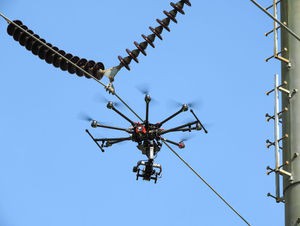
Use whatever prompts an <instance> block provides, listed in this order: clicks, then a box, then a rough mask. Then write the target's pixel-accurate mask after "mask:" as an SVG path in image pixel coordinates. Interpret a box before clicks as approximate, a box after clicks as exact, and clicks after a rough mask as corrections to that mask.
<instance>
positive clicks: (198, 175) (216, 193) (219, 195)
mask: <svg viewBox="0 0 300 226" xmlns="http://www.w3.org/2000/svg"><path fill="white" fill-rule="evenodd" d="M162 141H163V143H164V144H165V145H166V146H167V147H168V148H169V149H170V150H171V151H172V152H173V154H175V155H176V156H177V157H178V158H179V159H180V160H181V161H182V162H183V163H184V164H185V165H186V166H187V167H188V168H189V169H190V170H191V171H192V172H193V173H194V174H195V175H196V176H197V177H198V178H199V179H200V180H201V181H202V182H203V183H204V184H205V185H206V186H207V187H208V188H209V189H210V190H211V191H212V192H213V193H215V195H217V196H218V197H219V198H220V199H221V200H222V201H223V202H224V203H225V204H226V205H227V206H228V207H229V208H230V209H231V210H232V211H233V212H234V213H235V214H236V215H237V216H238V217H239V218H240V219H241V220H243V221H244V222H245V223H246V224H247V225H249V226H251V225H250V223H249V222H248V221H247V220H246V219H245V218H244V217H243V216H242V215H241V214H240V213H239V212H238V211H237V210H236V209H235V208H233V207H232V205H230V204H229V202H227V201H226V199H225V198H224V197H223V196H222V195H221V194H220V193H219V192H217V191H216V190H215V189H214V188H213V187H212V186H211V185H210V184H209V183H208V182H207V181H206V180H205V179H204V178H203V177H202V176H201V175H200V174H199V173H198V172H197V171H196V170H195V169H194V168H193V167H192V166H191V165H190V164H189V163H188V162H187V161H185V160H184V159H183V158H182V157H181V156H180V155H179V154H178V153H177V152H176V151H175V150H174V149H173V148H172V147H171V146H170V145H169V144H168V143H167V142H165V141H164V140H162Z"/></svg>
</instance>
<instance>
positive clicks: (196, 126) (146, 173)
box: [86, 94, 208, 183]
mask: <svg viewBox="0 0 300 226" xmlns="http://www.w3.org/2000/svg"><path fill="white" fill-rule="evenodd" d="M145 102H146V116H145V120H144V121H142V122H134V121H132V120H131V119H130V118H128V117H127V116H126V115H124V114H123V113H122V112H120V111H119V110H118V109H117V108H116V106H115V104H114V103H113V102H112V101H109V102H108V103H107V105H106V107H107V108H108V109H110V110H113V111H114V112H116V113H117V114H118V115H120V116H121V117H122V118H123V119H125V120H126V121H127V122H129V123H130V126H129V128H120V127H114V126H109V125H104V124H101V123H99V122H98V121H96V120H91V127H92V128H98V127H100V128H105V129H112V130H119V131H124V132H126V133H127V134H129V136H127V137H117V138H95V137H94V136H93V135H92V134H91V133H90V131H89V130H87V129H86V132H87V133H88V135H89V136H90V137H91V138H92V140H93V141H94V142H95V143H96V144H97V146H98V147H99V148H100V150H101V151H102V152H104V149H105V148H108V147H111V146H113V145H114V144H117V143H121V142H125V141H133V142H135V143H137V148H138V149H139V150H140V151H141V152H142V154H143V155H146V156H147V160H141V161H138V162H137V165H136V166H134V167H133V172H134V173H136V180H138V179H139V178H142V179H143V180H146V181H150V180H154V183H156V182H157V179H158V178H159V177H161V174H162V166H161V165H160V164H157V163H155V162H154V159H155V158H156V156H157V154H158V152H159V151H160V150H161V148H162V146H163V144H164V143H169V144H172V145H175V146H177V147H178V148H180V149H183V148H185V143H184V141H180V142H175V141H172V140H169V139H167V138H165V137H164V136H165V135H166V134H169V133H173V132H191V131H193V130H198V131H199V130H203V131H204V132H205V133H208V131H207V130H206V129H205V127H204V126H203V124H202V123H201V121H200V120H199V118H198V117H197V116H196V114H195V113H194V111H193V110H192V109H190V112H191V114H192V115H193V116H194V120H193V121H191V122H188V123H185V124H182V125H179V126H176V127H173V128H170V129H164V128H163V127H162V126H163V125H164V124H165V123H166V122H168V121H170V120H171V119H173V118H174V117H176V116H177V115H179V114H181V113H183V112H186V111H188V110H189V105H188V104H182V106H181V108H180V109H179V110H178V111H177V112H175V113H174V114H172V115H170V116H169V117H167V118H166V119H164V120H163V121H161V122H157V123H150V122H149V104H150V102H151V97H150V95H149V94H146V95H145Z"/></svg>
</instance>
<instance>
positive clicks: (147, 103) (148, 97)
mask: <svg viewBox="0 0 300 226" xmlns="http://www.w3.org/2000/svg"><path fill="white" fill-rule="evenodd" d="M150 101H151V98H150V96H149V95H146V96H145V102H146V120H145V126H146V129H148V127H149V103H150Z"/></svg>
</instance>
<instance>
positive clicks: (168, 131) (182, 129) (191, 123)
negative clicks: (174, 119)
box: [160, 121, 198, 135]
mask: <svg viewBox="0 0 300 226" xmlns="http://www.w3.org/2000/svg"><path fill="white" fill-rule="evenodd" d="M197 123H198V121H194V122H189V123H186V124H184V125H181V126H177V127H174V128H171V129H168V130H163V131H161V132H160V135H162V134H166V133H170V132H178V131H182V132H186V131H190V130H192V129H197V127H194V128H192V127H191V126H192V125H194V124H197ZM186 127H188V128H186Z"/></svg>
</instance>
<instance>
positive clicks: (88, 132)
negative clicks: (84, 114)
mask: <svg viewBox="0 0 300 226" xmlns="http://www.w3.org/2000/svg"><path fill="white" fill-rule="evenodd" d="M85 132H87V134H88V135H89V136H90V137H91V138H92V140H93V141H94V142H95V143H96V144H97V146H98V147H99V148H100V150H101V151H102V152H104V149H103V148H102V147H101V146H100V145H99V144H98V142H97V140H96V139H95V138H94V137H93V135H92V134H91V133H90V131H88V130H87V129H86V130H85Z"/></svg>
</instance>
